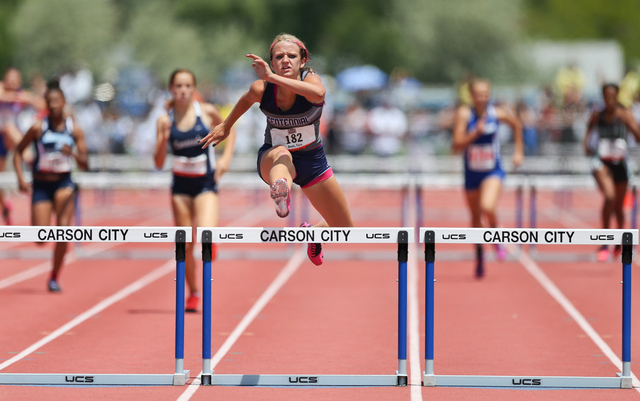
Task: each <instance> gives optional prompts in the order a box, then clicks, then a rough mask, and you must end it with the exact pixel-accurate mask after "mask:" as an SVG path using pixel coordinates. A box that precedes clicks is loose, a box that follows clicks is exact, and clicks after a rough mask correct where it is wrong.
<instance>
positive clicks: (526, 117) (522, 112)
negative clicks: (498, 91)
mask: <svg viewBox="0 0 640 401" xmlns="http://www.w3.org/2000/svg"><path fill="white" fill-rule="evenodd" d="M516 118H517V119H518V121H520V124H522V137H523V138H522V139H523V142H524V154H525V156H535V155H537V154H538V133H537V131H536V116H535V113H534V112H533V110H532V109H531V108H530V107H529V105H527V103H526V102H525V101H524V100H522V99H518V101H517V102H516Z"/></svg>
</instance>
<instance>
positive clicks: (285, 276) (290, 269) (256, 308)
mask: <svg viewBox="0 0 640 401" xmlns="http://www.w3.org/2000/svg"><path fill="white" fill-rule="evenodd" d="M305 256H306V255H305V252H304V250H303V249H302V248H299V249H298V250H296V252H295V253H294V254H293V255H292V256H291V259H289V262H288V263H287V264H286V266H285V267H284V268H283V269H282V270H281V271H280V273H279V274H278V276H277V277H276V278H275V279H274V280H273V282H271V284H270V285H269V287H268V288H267V289H266V290H265V291H264V293H262V295H261V296H260V298H259V299H258V300H257V301H256V303H255V304H253V306H252V307H251V309H249V312H247V314H246V315H245V316H244V317H243V318H242V320H241V321H240V323H238V325H237V326H236V328H235V329H233V332H231V335H229V337H227V340H226V341H225V342H224V343H223V344H222V346H221V347H220V348H219V349H218V351H217V352H216V353H215V355H214V356H213V358H211V370H213V369H214V368H215V366H216V365H217V364H218V362H220V361H221V360H222V358H223V357H224V356H225V355H226V354H227V352H229V350H230V349H231V347H232V346H233V345H234V344H235V342H236V341H237V340H238V338H240V336H241V335H242V333H243V332H244V331H245V330H246V328H247V327H249V325H250V324H251V322H253V320H254V319H255V318H256V317H257V316H258V315H259V314H260V312H261V311H262V309H263V308H264V307H265V306H266V305H267V304H268V303H269V301H271V299H272V298H273V297H274V296H275V295H276V293H277V292H278V291H279V290H280V288H282V286H283V285H284V284H285V283H286V282H287V281H288V280H289V278H290V277H291V276H292V275H293V273H295V272H296V270H298V267H300V265H301V264H302V262H303V261H304V258H305ZM201 376H202V371H201V372H200V373H199V374H198V377H196V378H195V379H193V381H192V382H191V384H189V385H188V386H187V389H186V390H185V391H184V392H183V393H182V395H180V397H178V401H187V400H189V399H191V397H192V396H193V394H195V392H196V391H197V390H198V388H199V387H200V384H201V379H200V378H201Z"/></svg>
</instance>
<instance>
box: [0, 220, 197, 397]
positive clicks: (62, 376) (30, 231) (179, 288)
mask: <svg viewBox="0 0 640 401" xmlns="http://www.w3.org/2000/svg"><path fill="white" fill-rule="evenodd" d="M0 241H11V242H67V241H68V242H72V241H73V242H123V243H124V242H165V243H167V242H173V243H175V248H176V330H175V373H173V374H102V373H0V384H7V385H58V386H60V385H73V386H92V385H93V386H105V385H113V386H126V385H157V386H158V385H166V386H169V385H176V386H182V385H185V384H186V383H187V381H188V380H189V371H188V370H185V369H184V285H185V275H184V274H185V256H186V243H187V242H192V241H193V235H192V229H191V227H111V226H104V227H78V226H64V227H62V226H9V227H5V228H4V229H3V230H0ZM0 369H1V367H0Z"/></svg>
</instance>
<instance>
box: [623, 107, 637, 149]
mask: <svg viewBox="0 0 640 401" xmlns="http://www.w3.org/2000/svg"><path fill="white" fill-rule="evenodd" d="M620 119H621V120H622V122H623V123H624V124H625V125H626V126H627V128H628V129H629V131H631V133H632V134H633V136H634V137H635V138H636V141H638V142H640V128H638V123H637V122H636V119H635V118H633V114H632V113H631V110H629V109H623V110H621V113H620Z"/></svg>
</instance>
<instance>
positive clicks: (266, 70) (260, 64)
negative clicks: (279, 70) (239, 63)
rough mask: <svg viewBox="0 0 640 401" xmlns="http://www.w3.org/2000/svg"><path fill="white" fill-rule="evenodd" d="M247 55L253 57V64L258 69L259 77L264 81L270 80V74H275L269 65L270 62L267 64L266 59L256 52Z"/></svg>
mask: <svg viewBox="0 0 640 401" xmlns="http://www.w3.org/2000/svg"><path fill="white" fill-rule="evenodd" d="M246 56H247V57H249V58H250V59H253V63H252V64H251V65H252V66H253V69H254V70H256V74H258V77H260V79H262V80H264V81H268V80H269V76H270V75H272V74H273V72H272V71H271V67H269V64H267V62H266V61H264V60H263V59H262V58H261V57H259V56H256V55H255V54H247V55H246Z"/></svg>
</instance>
